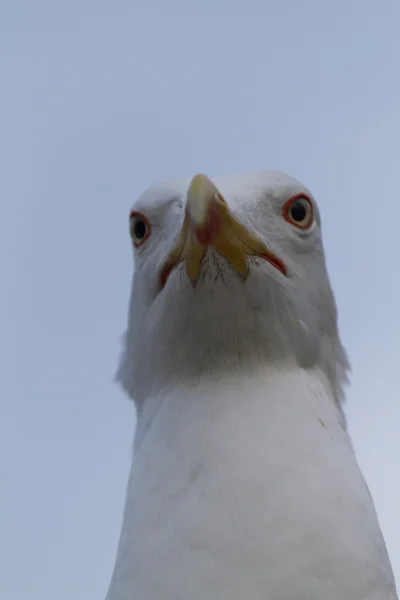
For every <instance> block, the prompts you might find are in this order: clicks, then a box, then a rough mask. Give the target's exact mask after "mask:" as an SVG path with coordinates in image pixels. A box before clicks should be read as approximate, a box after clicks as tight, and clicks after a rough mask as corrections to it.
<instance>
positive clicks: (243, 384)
mask: <svg viewBox="0 0 400 600" xmlns="http://www.w3.org/2000/svg"><path fill="white" fill-rule="evenodd" d="M318 419H319V420H321V421H323V422H325V421H326V420H327V421H329V422H332V423H336V424H337V426H339V427H341V428H343V427H345V424H344V419H343V413H342V412H341V409H340V408H339V407H338V405H337V403H336V401H335V396H334V393H333V390H332V389H331V386H330V383H329V381H328V379H327V377H326V376H325V374H324V372H323V371H322V370H321V369H318V368H313V369H310V370H306V369H300V368H299V367H298V366H297V365H296V366H295V365H287V364H281V363H276V364H269V365H267V366H263V367H262V368H260V369H257V370H256V371H255V372H252V373H243V372H241V373H238V372H234V373H232V372H231V373H229V372H228V373H225V374H223V375H221V374H219V375H212V374H208V375H207V374H205V375H203V376H201V377H198V378H196V379H194V380H193V381H186V382H184V383H180V384H178V385H176V384H175V385H174V386H172V387H171V389H168V388H167V389H164V390H163V391H162V392H158V393H157V394H155V395H153V396H151V397H149V398H148V399H147V401H146V402H145V403H144V404H143V406H142V407H141V410H140V411H139V414H138V422H137V431H136V443H135V448H136V449H137V451H139V448H140V446H141V445H142V443H143V442H146V443H151V444H152V445H153V444H155V446H156V447H157V445H159V443H161V440H162V439H164V438H165V440H174V439H175V440H178V439H179V438H180V436H181V435H183V432H185V431H190V432H191V435H192V436H193V443H194V440H195V439H196V435H198V436H199V440H201V439H206V437H207V434H206V430H210V428H215V427H221V428H222V430H223V431H222V430H221V435H222V434H223V432H224V434H225V436H228V438H229V437H231V434H232V435H236V434H237V433H238V432H237V431H236V430H239V429H240V430H242V431H243V432H244V437H245V439H249V429H250V431H252V430H254V428H255V427H257V426H258V425H260V426H261V427H262V431H263V435H266V434H267V433H268V431H269V430H272V431H273V430H276V427H277V426H284V427H289V426H290V427H294V428H296V423H297V424H298V426H301V425H302V423H303V422H308V421H310V422H313V421H315V420H318ZM231 430H232V431H231ZM154 431H157V434H155V433H154ZM254 431H255V430H254ZM202 432H203V433H202ZM155 435H156V436H158V437H157V438H156V439H155V438H154V436H155ZM221 444H224V445H226V444H227V439H226V437H225V439H224V438H222V439H221Z"/></svg>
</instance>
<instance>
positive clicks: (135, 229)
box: [129, 210, 151, 248]
mask: <svg viewBox="0 0 400 600" xmlns="http://www.w3.org/2000/svg"><path fill="white" fill-rule="evenodd" d="M129 231H130V234H131V238H132V241H133V245H134V246H135V248H139V246H141V245H142V244H144V242H145V241H146V240H147V238H148V237H149V236H150V233H151V227H150V223H149V221H148V219H147V217H145V216H144V215H143V214H142V213H139V212H136V211H134V210H133V211H132V212H131V214H130V215H129Z"/></svg>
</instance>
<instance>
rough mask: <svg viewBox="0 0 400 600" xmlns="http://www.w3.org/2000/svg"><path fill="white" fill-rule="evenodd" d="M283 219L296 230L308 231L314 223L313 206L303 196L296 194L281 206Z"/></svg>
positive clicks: (308, 199)
mask: <svg viewBox="0 0 400 600" xmlns="http://www.w3.org/2000/svg"><path fill="white" fill-rule="evenodd" d="M282 214H283V218H284V219H285V220H286V221H287V222H288V223H290V224H291V225H293V226H294V227H297V228H298V229H302V230H305V229H309V228H310V227H311V225H312V224H313V222H314V210H313V205H312V202H311V200H310V198H308V197H307V196H306V195H305V194H296V195H295V196H292V198H289V200H288V201H287V202H285V204H284V205H283V210H282Z"/></svg>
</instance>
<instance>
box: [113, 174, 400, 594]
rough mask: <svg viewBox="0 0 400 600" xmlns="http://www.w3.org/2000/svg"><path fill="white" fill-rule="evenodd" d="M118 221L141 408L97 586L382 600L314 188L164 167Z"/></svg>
mask: <svg viewBox="0 0 400 600" xmlns="http://www.w3.org/2000/svg"><path fill="white" fill-rule="evenodd" d="M131 233H132V237H133V240H134V243H135V245H136V246H137V248H136V250H135V273H134V282H133V291H132V295H131V302H130V310H129V324H128V330H127V334H126V340H125V348H124V352H123V355H122V359H121V364H120V368H119V372H118V379H119V381H120V382H121V384H122V385H123V387H124V388H125V390H126V391H127V393H128V394H129V396H130V397H132V398H133V399H134V400H135V403H136V406H137V409H138V422H137V432H136V438H135V454H134V460H133V464H132V469H131V474H130V479H129V484H128V493H127V498H126V506H125V513H124V519H123V526H122V532H121V539H120V544H119V549H118V555H117V560H116V565H115V569H114V573H113V577H112V580H111V584H110V588H109V592H108V596H107V600H205V599H207V600H239V599H240V600H243V599H246V600H395V599H396V598H397V595H396V590H395V584H394V580H393V575H392V570H391V566H390V563H389V559H388V556H387V552H386V548H385V543H384V541H383V538H382V535H381V532H380V528H379V524H378V520H377V516H376V513H375V509H374V506H373V502H372V500H371V497H370V494H369V492H368V488H367V486H366V484H365V481H364V479H363V477H362V474H361V472H360V470H359V467H358V465H357V461H356V458H355V455H354V452H353V448H352V444H351V441H350V438H349V434H348V432H347V428H346V423H345V418H344V416H343V411H342V400H343V393H342V388H343V384H344V383H345V381H346V372H347V368H348V364H347V358H346V354H345V351H344V350H343V347H342V345H341V342H340V339H339V335H338V329H337V316H336V308H335V301H334V297H333V294H332V291H331V287H330V284H329V280H328V276H327V273H326V267H325V260H324V253H323V247H322V240H321V224H320V216H319V211H318V207H317V205H316V203H315V200H314V199H313V198H312V195H311V194H310V192H309V191H308V190H307V189H306V188H305V187H304V186H303V185H301V184H300V183H299V182H297V181H295V180H293V179H292V178H290V177H287V176H285V175H282V174H279V173H274V172H263V173H258V174H249V175H245V176H232V177H224V178H219V179H215V180H213V183H211V182H210V180H208V179H207V178H206V177H205V176H196V177H195V178H194V179H193V180H192V181H191V182H190V181H189V180H182V181H176V182H172V183H165V184H161V185H158V186H155V187H152V188H150V189H149V190H148V191H147V192H146V193H145V194H144V195H143V196H142V197H141V198H140V199H139V200H138V202H137V203H136V205H135V207H134V211H133V213H132V216H131Z"/></svg>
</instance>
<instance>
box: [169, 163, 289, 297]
mask: <svg viewBox="0 0 400 600" xmlns="http://www.w3.org/2000/svg"><path fill="white" fill-rule="evenodd" d="M207 246H211V247H212V248H214V249H215V250H216V251H217V252H218V253H219V254H221V255H222V256H224V257H225V258H226V259H227V260H228V261H229V262H230V263H231V264H232V266H233V267H234V269H235V270H236V271H237V272H238V273H239V274H240V275H246V274H247V270H248V267H247V260H246V259H247V257H248V256H259V257H261V258H264V259H265V260H267V261H269V262H270V263H271V264H272V265H273V266H274V267H275V268H276V269H278V270H279V271H280V272H281V273H283V274H284V275H286V267H285V264H284V263H283V262H282V261H281V260H280V259H279V258H278V257H277V256H275V254H273V253H272V252H271V251H270V250H269V249H268V248H267V247H266V245H265V244H264V243H263V242H262V241H261V240H260V239H259V238H257V237H256V236H255V235H254V234H253V233H252V232H251V231H250V230H249V229H248V228H247V227H245V225H243V223H241V222H240V221H239V220H238V219H237V218H236V217H235V216H234V215H233V214H232V212H231V211H230V209H229V207H228V204H227V202H226V200H225V199H224V198H223V196H222V194H221V193H220V192H219V190H218V189H217V188H216V187H215V185H214V184H213V183H212V181H210V179H208V177H206V175H201V174H199V175H195V176H194V177H193V179H192V181H191V183H190V186H189V189H188V191H187V196H186V207H185V218H184V222H183V225H182V228H181V231H180V232H179V235H178V237H177V239H176V242H175V245H174V246H173V248H172V250H171V252H170V254H169V256H168V258H167V261H166V262H165V264H164V267H163V269H162V272H161V285H162V286H164V285H165V283H166V281H167V279H168V276H169V274H170V273H171V271H172V270H173V269H174V267H175V266H176V265H178V264H179V263H180V262H183V261H185V265H186V272H187V275H188V277H189V279H190V280H191V281H192V282H195V281H197V278H198V276H199V272H200V265H201V261H202V259H203V256H204V253H205V250H206V248H207Z"/></svg>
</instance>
